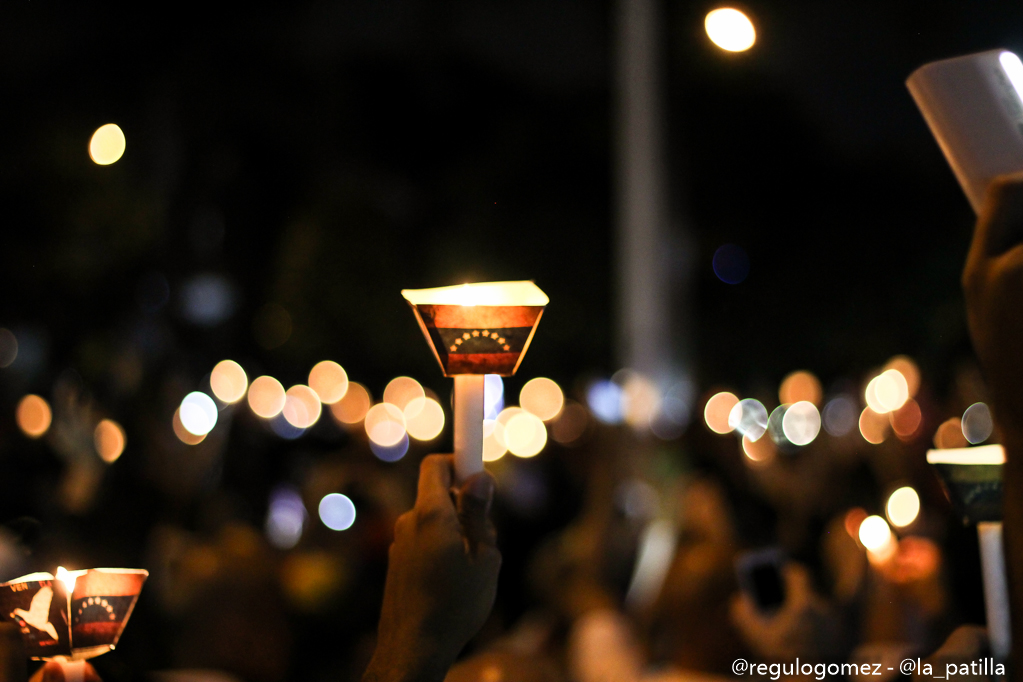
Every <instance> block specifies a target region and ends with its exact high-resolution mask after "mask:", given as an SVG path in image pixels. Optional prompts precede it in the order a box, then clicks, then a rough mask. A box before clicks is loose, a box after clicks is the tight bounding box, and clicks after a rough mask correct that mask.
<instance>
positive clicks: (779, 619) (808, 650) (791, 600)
mask: <svg viewBox="0 0 1023 682" xmlns="http://www.w3.org/2000/svg"><path fill="white" fill-rule="evenodd" d="M782 578H783V580H784V582H785V601H784V602H783V603H782V605H781V606H780V607H779V608H778V610H777V611H771V612H764V611H761V610H760V609H759V608H757V606H756V604H755V603H754V602H753V599H752V598H751V597H750V595H749V594H747V593H746V592H745V591H740V592H739V593H738V594H737V595H735V597H734V598H733V599H732V605H731V616H732V623H733V624H734V625H735V627H736V629H738V630H739V632H740V633H741V634H742V636H743V639H744V640H745V641H746V643H747V644H748V645H749V646H750V648H751V649H753V650H754V651H755V652H756V653H757V654H758V655H759V656H763V657H768V658H777V659H783V660H791V659H795V658H796V657H797V656H798V657H802V658H807V659H811V660H813V659H820V658H823V657H827V656H828V655H829V654H832V653H833V652H834V651H835V649H836V648H837V645H838V640H839V632H838V629H837V628H836V627H835V625H834V624H835V621H836V617H835V614H834V613H832V610H831V609H830V608H829V607H828V605H827V603H826V602H825V601H824V600H823V599H822V598H821V597H819V596H818V595H817V594H816V593H815V592H814V590H813V587H812V585H811V584H810V574H809V572H808V571H807V569H806V567H805V566H803V565H801V564H797V563H795V562H790V563H787V564H785V566H783V567H782Z"/></svg>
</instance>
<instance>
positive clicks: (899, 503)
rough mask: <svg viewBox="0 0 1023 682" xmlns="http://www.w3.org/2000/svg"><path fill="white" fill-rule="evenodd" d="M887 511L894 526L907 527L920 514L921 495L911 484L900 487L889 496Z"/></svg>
mask: <svg viewBox="0 0 1023 682" xmlns="http://www.w3.org/2000/svg"><path fill="white" fill-rule="evenodd" d="M885 512H886V513H887V514H888V520H889V521H891V522H892V525H893V526H895V527H896V528H905V527H906V526H908V525H909V524H911V523H913V522H914V521H916V517H917V516H918V515H919V514H920V496H919V495H917V493H916V491H915V490H913V488H911V487H909V486H905V487H902V488H899V489H898V490H896V491H895V492H893V493H892V494H891V495H889V496H888V504H887V505H885Z"/></svg>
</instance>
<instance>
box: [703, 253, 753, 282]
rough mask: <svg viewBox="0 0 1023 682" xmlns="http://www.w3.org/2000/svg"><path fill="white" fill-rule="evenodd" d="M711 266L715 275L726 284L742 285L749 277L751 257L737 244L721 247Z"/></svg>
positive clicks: (715, 254)
mask: <svg viewBox="0 0 1023 682" xmlns="http://www.w3.org/2000/svg"><path fill="white" fill-rule="evenodd" d="M711 265H712V266H713V268H714V274H715V275H717V278H718V279H719V280H721V281H722V282H724V283H725V284H742V283H743V282H744V281H745V280H746V278H747V277H748V276H749V256H748V255H746V251H745V250H744V249H743V248H742V247H741V246H736V245H735V244H724V245H723V246H719V247H718V250H717V251H715V252H714V259H713V261H712V262H711Z"/></svg>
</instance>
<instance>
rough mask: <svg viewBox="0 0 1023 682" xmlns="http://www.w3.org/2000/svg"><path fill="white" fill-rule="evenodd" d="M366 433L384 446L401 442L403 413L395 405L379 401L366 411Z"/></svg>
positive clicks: (403, 428) (403, 423)
mask: <svg viewBox="0 0 1023 682" xmlns="http://www.w3.org/2000/svg"><path fill="white" fill-rule="evenodd" d="M365 428H366V435H367V436H368V437H369V439H370V440H371V441H373V442H374V443H376V444H377V445H381V446H383V447H385V448H388V447H392V446H395V445H397V444H398V443H400V442H401V439H402V438H403V437H404V436H405V434H406V431H405V415H404V414H403V413H402V411H401V410H399V409H398V407H397V406H396V405H393V404H391V403H379V404H377V405H374V406H373V407H371V408H369V412H367V413H366V422H365Z"/></svg>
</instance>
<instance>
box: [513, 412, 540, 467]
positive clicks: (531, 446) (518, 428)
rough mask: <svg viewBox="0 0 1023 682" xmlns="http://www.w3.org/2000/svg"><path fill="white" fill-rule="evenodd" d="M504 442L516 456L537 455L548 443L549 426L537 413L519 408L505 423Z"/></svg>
mask: <svg viewBox="0 0 1023 682" xmlns="http://www.w3.org/2000/svg"><path fill="white" fill-rule="evenodd" d="M504 442H505V445H507V446H508V452H510V453H512V454H513V455H515V456H516V457H535V456H536V455H538V454H540V451H541V450H543V448H544V446H545V445H547V428H546V427H545V426H544V423H543V422H542V421H541V420H540V418H539V417H537V416H536V415H535V414H533V413H531V412H526V411H525V410H519V411H518V412H517V413H516V414H514V415H512V417H511V418H510V419H509V420H508V421H507V423H505V425H504Z"/></svg>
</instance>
